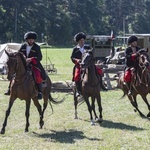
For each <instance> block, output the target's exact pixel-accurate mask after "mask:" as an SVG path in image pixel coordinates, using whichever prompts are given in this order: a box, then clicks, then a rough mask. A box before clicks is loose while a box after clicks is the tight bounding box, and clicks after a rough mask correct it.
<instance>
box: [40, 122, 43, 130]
mask: <svg viewBox="0 0 150 150" xmlns="http://www.w3.org/2000/svg"><path fill="white" fill-rule="evenodd" d="M43 125H44V121H42V122H41V123H40V129H42V127H43Z"/></svg>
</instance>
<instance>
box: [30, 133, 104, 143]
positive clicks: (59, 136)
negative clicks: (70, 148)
mask: <svg viewBox="0 0 150 150" xmlns="http://www.w3.org/2000/svg"><path fill="white" fill-rule="evenodd" d="M50 131H51V133H44V134H39V133H36V132H33V134H34V136H37V137H39V138H44V139H45V141H49V142H60V143H75V142H76V140H82V139H85V138H86V139H88V140H91V141H100V140H102V139H97V138H88V137H86V136H85V135H84V133H83V132H82V131H77V130H68V131H54V130H50Z"/></svg>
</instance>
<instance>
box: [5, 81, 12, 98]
mask: <svg viewBox="0 0 150 150" xmlns="http://www.w3.org/2000/svg"><path fill="white" fill-rule="evenodd" d="M10 85H11V81H10V82H9V86H8V90H7V91H6V92H5V93H4V94H5V95H10Z"/></svg>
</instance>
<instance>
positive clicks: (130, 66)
mask: <svg viewBox="0 0 150 150" xmlns="http://www.w3.org/2000/svg"><path fill="white" fill-rule="evenodd" d="M137 41H138V38H137V37H136V36H134V35H132V36H130V37H129V38H128V40H127V42H128V47H127V48H126V50H125V57H126V62H125V63H126V67H125V75H124V81H125V82H126V84H127V86H128V89H129V91H128V95H132V91H131V85H130V83H131V73H132V71H134V70H135V68H134V66H135V60H136V56H137V51H139V49H140V48H139V47H138V46H137Z"/></svg>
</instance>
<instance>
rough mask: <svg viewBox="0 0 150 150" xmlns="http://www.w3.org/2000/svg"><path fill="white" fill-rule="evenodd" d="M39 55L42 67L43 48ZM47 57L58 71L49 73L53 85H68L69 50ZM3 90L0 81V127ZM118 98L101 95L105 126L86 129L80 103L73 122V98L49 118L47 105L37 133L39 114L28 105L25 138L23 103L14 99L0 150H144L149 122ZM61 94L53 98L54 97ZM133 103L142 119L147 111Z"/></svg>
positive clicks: (4, 101) (4, 98)
mask: <svg viewBox="0 0 150 150" xmlns="http://www.w3.org/2000/svg"><path fill="white" fill-rule="evenodd" d="M42 53H43V61H42V63H43V64H46V57H45V55H46V49H43V50H42ZM47 55H48V56H49V57H50V59H51V61H52V63H53V64H55V67H56V68H57V70H58V74H49V76H50V78H51V79H52V81H60V80H61V81H65V80H71V78H72V67H73V64H72V62H71V61H70V55H71V49H65V48H64V49H47ZM7 86H8V81H0V128H1V126H2V123H3V120H4V116H5V111H6V109H7V106H8V100H9V97H8V96H5V95H4V94H3V93H4V92H5V90H6V89H7ZM122 94H123V93H122V91H121V90H114V91H108V92H103V91H102V92H101V97H102V106H103V119H104V121H103V123H102V124H101V125H100V124H98V123H96V124H95V126H91V125H90V122H89V113H88V110H87V106H86V104H85V103H84V104H82V105H81V106H79V107H78V115H79V119H77V120H76V119H74V105H73V96H72V95H68V96H67V97H66V100H65V101H64V103H62V104H60V105H53V108H54V113H53V114H52V115H51V108H50V106H48V107H47V109H46V112H45V118H44V120H45V125H44V127H43V129H39V124H38V122H39V115H38V112H37V110H36V108H35V107H34V105H33V103H32V104H31V109H30V127H29V132H28V133H24V129H25V102H24V101H20V100H19V99H17V100H16V101H15V103H14V105H13V107H12V110H11V114H10V116H9V119H8V125H7V127H6V133H5V134H4V135H0V150H149V148H150V121H149V120H148V119H143V118H141V117H140V116H139V115H138V113H135V112H134V111H133V107H132V106H131V104H130V102H129V100H128V99H127V98H124V99H121V100H119V98H120V97H121V96H122ZM64 95H65V93H52V96H53V97H59V98H61V97H63V96H64ZM148 98H149V99H150V96H148ZM149 102H150V101H149ZM40 103H41V104H42V101H40ZM138 103H139V108H140V109H141V110H142V112H143V113H144V114H147V113H148V109H147V106H146V104H145V103H144V102H143V101H142V100H141V98H140V97H138Z"/></svg>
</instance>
